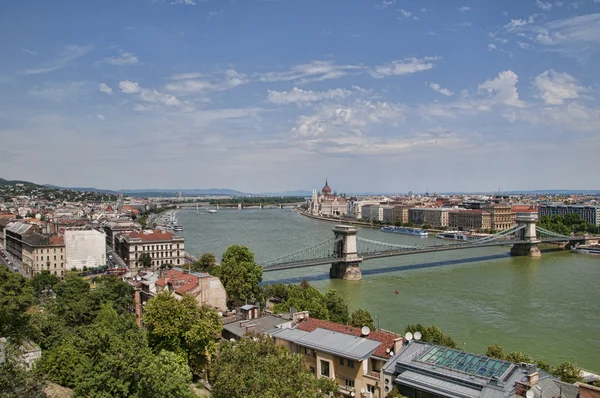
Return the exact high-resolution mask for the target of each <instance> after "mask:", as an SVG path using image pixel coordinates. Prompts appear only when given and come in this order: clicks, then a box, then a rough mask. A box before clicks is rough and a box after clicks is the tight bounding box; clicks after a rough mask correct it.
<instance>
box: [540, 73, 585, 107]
mask: <svg viewBox="0 0 600 398" xmlns="http://www.w3.org/2000/svg"><path fill="white" fill-rule="evenodd" d="M534 85H535V87H536V88H537V90H538V92H539V93H540V97H541V98H542V99H543V100H544V102H545V103H546V104H549V105H556V104H562V103H564V100H566V99H575V98H579V93H581V92H585V91H586V88H585V87H582V86H580V85H579V84H578V83H577V80H576V79H575V78H574V77H573V76H571V75H569V74H568V73H564V72H563V73H561V72H556V71H554V70H553V69H550V70H547V71H545V72H544V73H541V74H539V75H537V76H536V77H535V79H534Z"/></svg>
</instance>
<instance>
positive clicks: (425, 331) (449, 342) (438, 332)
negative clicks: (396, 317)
mask: <svg viewBox="0 0 600 398" xmlns="http://www.w3.org/2000/svg"><path fill="white" fill-rule="evenodd" d="M406 332H411V333H412V334H415V332H421V341H424V342H426V343H431V344H436V345H443V346H446V347H450V348H457V345H456V342H455V341H454V339H453V338H452V337H450V336H448V335H447V334H445V333H444V332H442V329H440V328H439V327H437V326H435V325H430V326H424V325H421V324H420V323H417V324H416V325H408V326H407V327H406V329H404V333H406Z"/></svg>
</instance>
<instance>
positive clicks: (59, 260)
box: [22, 232, 67, 278]
mask: <svg viewBox="0 0 600 398" xmlns="http://www.w3.org/2000/svg"><path fill="white" fill-rule="evenodd" d="M22 242H23V247H22V250H23V252H22V255H23V260H22V263H23V268H24V270H25V272H26V273H27V275H29V276H31V277H33V276H35V275H36V274H39V273H40V272H42V271H48V272H50V273H51V274H53V275H56V276H58V277H59V278H62V277H64V275H65V272H66V269H65V264H66V261H67V260H66V254H65V240H64V238H63V237H62V236H56V235H50V236H48V235H42V234H38V233H37V232H34V233H32V234H30V235H27V236H25V237H23V240H22Z"/></svg>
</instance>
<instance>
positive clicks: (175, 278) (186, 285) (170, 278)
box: [156, 269, 199, 294]
mask: <svg viewBox="0 0 600 398" xmlns="http://www.w3.org/2000/svg"><path fill="white" fill-rule="evenodd" d="M198 279H199V278H198V277H197V276H195V275H191V274H185V273H183V272H181V271H178V270H176V269H172V270H169V272H167V274H166V275H165V277H164V278H160V279H159V280H157V281H156V284H157V285H158V286H163V287H164V286H166V285H167V283H170V284H172V285H175V284H178V285H180V286H179V287H177V288H176V289H175V293H177V294H184V293H187V292H189V291H191V290H194V288H196V287H197V286H198V285H199V283H198ZM177 282H179V283H177Z"/></svg>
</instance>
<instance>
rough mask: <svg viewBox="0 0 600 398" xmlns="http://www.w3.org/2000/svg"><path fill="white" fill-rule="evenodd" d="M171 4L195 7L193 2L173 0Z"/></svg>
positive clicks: (191, 0)
mask: <svg viewBox="0 0 600 398" xmlns="http://www.w3.org/2000/svg"><path fill="white" fill-rule="evenodd" d="M171 4H185V5H188V6H195V5H196V2H195V1H194V0H173V1H172V2H171Z"/></svg>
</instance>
